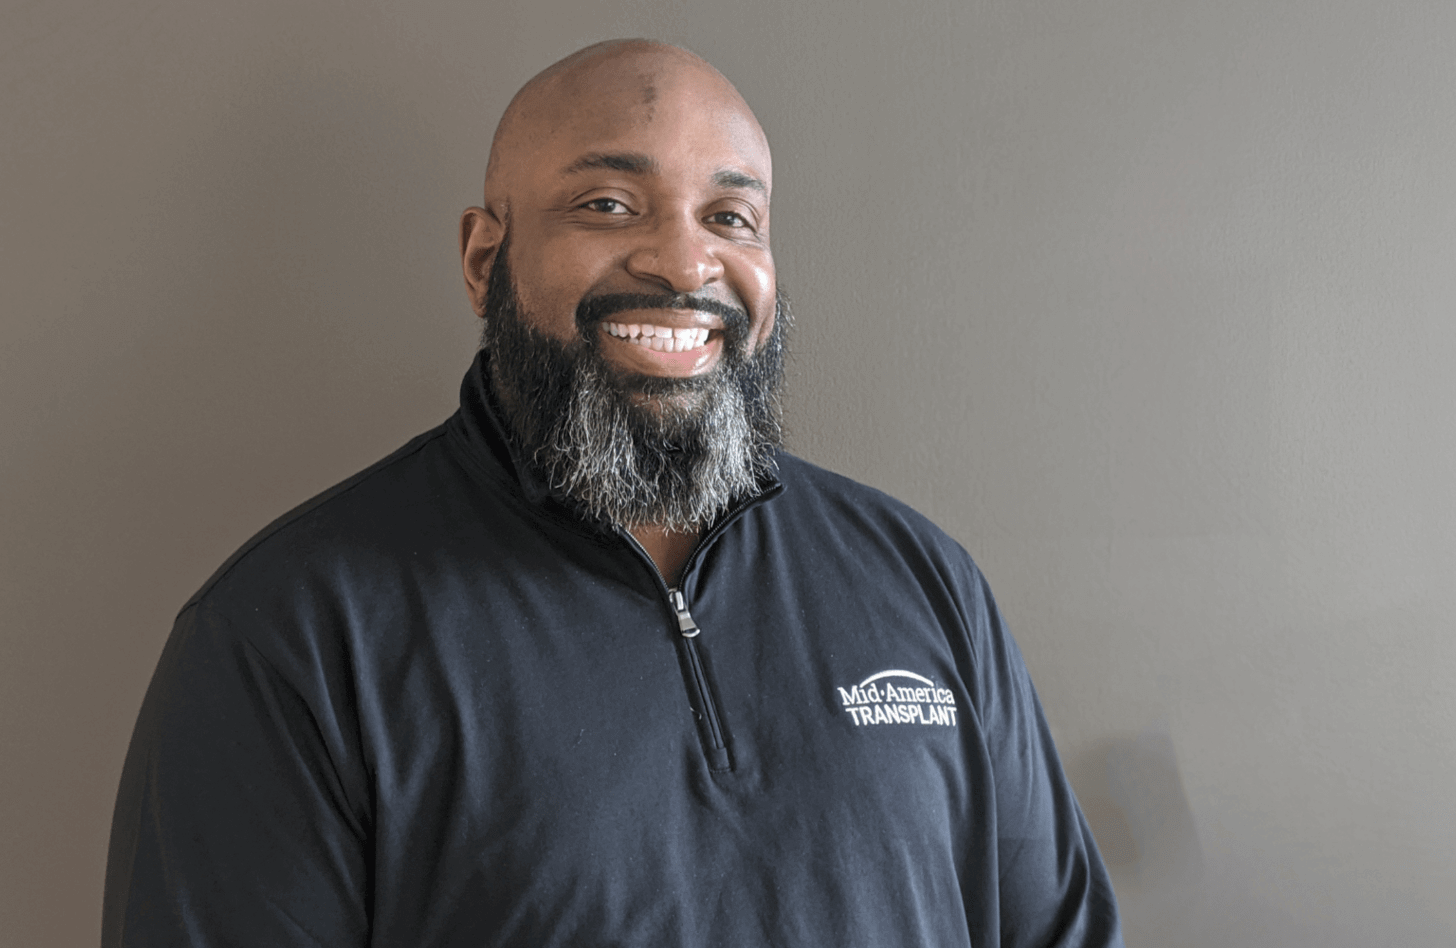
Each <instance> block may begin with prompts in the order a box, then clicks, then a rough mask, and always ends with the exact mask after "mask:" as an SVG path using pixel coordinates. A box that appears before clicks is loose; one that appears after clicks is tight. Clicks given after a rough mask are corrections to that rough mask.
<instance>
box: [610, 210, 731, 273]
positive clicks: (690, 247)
mask: <svg viewBox="0 0 1456 948" xmlns="http://www.w3.org/2000/svg"><path fill="white" fill-rule="evenodd" d="M638 239H639V241H640V242H639V243H638V245H637V246H636V247H634V248H633V249H632V252H631V253H630V254H628V256H627V271H628V272H629V273H631V274H632V275H633V276H635V277H640V278H641V279H644V280H650V281H651V282H653V283H658V284H660V285H662V286H664V287H666V288H667V289H669V290H671V291H673V292H674V293H692V292H694V291H695V290H699V289H701V288H702V287H704V286H706V285H708V284H709V283H713V282H715V281H716V280H718V279H719V278H721V277H722V275H723V263H722V261H720V260H719V259H718V255H717V252H716V249H715V247H714V244H715V242H716V240H717V239H718V238H717V236H716V235H715V234H713V232H712V231H710V230H708V229H707V227H705V226H704V225H703V224H702V223H701V222H700V221H698V220H697V219H696V218H695V217H693V216H692V215H691V214H680V215H674V216H672V217H669V218H664V219H662V220H660V221H659V222H658V223H657V224H656V225H655V226H653V227H652V228H651V229H650V230H644V231H639V237H638Z"/></svg>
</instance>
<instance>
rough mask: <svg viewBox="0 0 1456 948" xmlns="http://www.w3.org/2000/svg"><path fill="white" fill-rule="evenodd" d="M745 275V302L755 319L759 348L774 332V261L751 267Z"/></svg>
mask: <svg viewBox="0 0 1456 948" xmlns="http://www.w3.org/2000/svg"><path fill="white" fill-rule="evenodd" d="M745 276H746V279H745V280H744V281H743V282H742V283H741V284H740V285H741V286H743V292H744V297H745V298H744V300H743V303H744V305H745V306H747V307H748V312H749V315H750V316H751V318H752V320H753V347H754V348H755V349H757V348H758V347H759V346H761V345H763V343H764V341H765V340H767V339H768V337H769V335H770V334H772V333H773V326H774V309H775V303H776V298H775V295H774V291H775V289H776V287H777V283H776V281H775V274H774V267H773V262H772V261H769V262H767V263H762V264H759V265H757V266H754V267H751V268H749V272H748V273H746V274H745Z"/></svg>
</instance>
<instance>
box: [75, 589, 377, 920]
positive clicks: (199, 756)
mask: <svg viewBox="0 0 1456 948" xmlns="http://www.w3.org/2000/svg"><path fill="white" fill-rule="evenodd" d="M280 662H281V664H282V668H283V670H280ZM325 677H326V676H325V674H324V672H323V671H322V670H321V669H312V670H311V669H309V668H308V667H307V663H306V662H305V661H300V660H298V658H297V657H295V658H293V659H289V658H287V657H286V656H284V655H281V654H280V655H275V656H274V657H272V658H270V657H268V656H265V655H264V654H263V653H262V652H260V651H259V650H258V649H257V648H256V647H255V646H254V644H253V643H251V642H249V641H248V640H247V639H246V638H245V637H244V636H242V635H240V634H238V633H237V632H236V631H235V629H234V628H233V627H232V626H231V625H230V624H229V623H228V622H226V621H225V620H223V619H222V618H221V617H220V616H217V615H215V614H212V613H210V612H208V611H207V610H206V608H205V607H204V606H198V605H194V606H190V607H189V608H187V609H186V610H184V611H183V613H182V614H181V615H180V616H179V617H178V619H177V623H176V625H175V627H174V628H173V631H172V635H171V637H170V638H169V639H168V642H167V646H166V648H165V649H164V650H163V653H162V657H161V660H160V662H159V664H158V667H157V671H156V673H155V675H154V676H153V679H152V683H151V686H150V688H149V689H148V691H147V696H146V698H145V700H144V702H143V704H142V710H141V714H140V716H139V718H138V721H137V725H136V730H135V732H134V733H133V736H132V742H131V747H130V750H129V751H128V754H127V758H126V764H125V767H124V769H123V771H122V779H121V787H120V791H119V793H118V796H117V804H116V813H115V816H114V818H113V821H112V830H111V849H110V854H109V858H108V862H107V868H106V895H105V904H104V909H103V921H102V945H103V948H122V946H146V948H166V946H173V945H177V946H181V945H186V946H194V948H203V946H209V948H210V946H223V945H227V946H265V945H266V946H270V948H271V946H305V945H306V946H320V945H328V946H331V948H345V946H351V945H360V946H362V945H364V944H365V943H366V942H367V940H368V932H369V920H368V892H369V864H368V851H369V850H368V807H367V799H368V786H367V782H366V781H365V780H364V779H363V773H362V767H360V766H359V764H358V754H357V753H354V754H350V753H349V751H348V747H349V739H348V738H347V737H346V735H348V734H349V733H350V729H349V726H348V723H347V721H344V720H341V716H340V715H339V714H337V713H336V712H335V711H334V710H333V708H332V705H331V704H330V702H329V701H328V698H327V688H326V687H325V686H324V685H323V684H322V683H323V681H324V680H325ZM351 758H352V759H351Z"/></svg>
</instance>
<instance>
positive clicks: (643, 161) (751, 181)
mask: <svg viewBox="0 0 1456 948" xmlns="http://www.w3.org/2000/svg"><path fill="white" fill-rule="evenodd" d="M588 171H622V172H625V173H627V174H638V175H647V174H655V173H656V172H657V162H656V161H654V160H653V159H652V158H651V157H649V156H648V155H644V154H641V153H639V152H592V153H591V154H589V155H582V156H581V157H580V158H578V159H576V160H575V161H573V162H572V163H571V164H570V165H568V166H567V167H566V169H565V170H564V171H563V172H562V173H563V174H568V175H574V174H585V173H586V172H588ZM712 182H713V184H714V185H716V186H717V187H720V188H734V189H746V190H749V191H757V192H759V193H760V194H767V193H768V186H767V185H765V184H764V183H763V182H762V181H760V180H758V179H757V178H755V177H754V176H753V175H750V174H744V173H743V172H741V171H732V170H727V169H725V170H723V171H719V172H716V173H714V175H713V177H712Z"/></svg>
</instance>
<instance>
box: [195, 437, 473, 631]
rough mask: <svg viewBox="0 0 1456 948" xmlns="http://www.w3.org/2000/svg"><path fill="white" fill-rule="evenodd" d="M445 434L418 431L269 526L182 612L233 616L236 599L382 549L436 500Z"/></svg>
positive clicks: (295, 583) (288, 585)
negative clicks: (208, 610)
mask: <svg viewBox="0 0 1456 948" xmlns="http://www.w3.org/2000/svg"><path fill="white" fill-rule="evenodd" d="M444 435H445V428H444V426H443V425H442V426H439V427H436V428H433V429H431V430H429V431H426V432H424V433H423V434H421V435H419V436H418V437H415V438H413V439H411V440H410V441H409V442H407V443H406V444H404V445H403V446H402V447H400V448H399V449H398V450H396V451H394V452H392V453H391V454H389V455H388V456H386V457H384V458H382V459H380V460H379V461H377V462H375V463H374V464H371V465H370V466H369V467H367V468H365V469H364V470H362V471H360V472H358V473H357V474H354V475H353V476H351V477H349V478H347V479H345V480H343V481H341V482H339V483H338V484H335V485H334V486H333V487H330V488H329V489H327V490H325V491H323V492H322V493H320V494H318V495H316V496H314V497H312V498H310V499H308V500H306V501H304V502H303V503H301V504H299V505H298V506H297V507H294V508H293V509H292V510H289V511H288V512H287V513H284V514H283V515H282V516H280V517H278V518H277V519H275V520H274V521H273V522H271V523H269V524H268V525H267V526H265V527H264V528H263V529H261V530H259V531H258V532H257V533H256V534H254V535H253V536H252V537H251V538H250V539H248V540H247V541H246V542H245V543H244V544H243V545H242V546H241V547H239V548H238V550H237V551H236V552H235V553H233V555H232V556H230V557H229V558H228V559H227V560H226V561H225V562H224V563H223V564H222V565H221V566H220V567H218V569H217V570H216V571H215V572H214V573H213V574H212V576H211V577H209V578H208V580H207V581H206V582H204V583H203V585H202V587H201V588H200V589H198V591H197V592H196V593H194V594H193V596H192V598H191V599H189V600H188V601H187V603H186V604H185V605H184V606H183V607H182V612H184V613H185V612H187V611H188V610H189V609H192V608H193V607H196V606H203V607H211V608H212V609H214V610H217V611H219V612H221V613H223V614H228V613H235V612H237V611H238V610H237V609H236V608H229V607H230V606H235V605H236V604H237V603H236V601H237V600H242V601H245V602H250V603H252V604H253V605H254V606H256V605H258V604H259V600H260V598H264V597H266V596H269V595H272V596H276V595H277V594H280V593H282V592H284V591H285V590H288V589H293V590H299V589H300V587H301V586H302V585H307V582H308V578H309V577H310V575H314V574H317V573H319V572H321V571H324V572H327V571H330V570H331V569H334V568H335V567H337V566H338V565H339V564H340V563H342V562H346V561H348V560H350V559H358V558H360V557H367V556H368V555H369V553H370V551H372V550H373V551H377V550H381V549H384V548H386V547H387V546H388V545H389V544H388V543H386V542H385V538H386V537H388V536H389V534H391V533H398V532H399V531H400V530H401V529H402V528H403V527H405V525H407V524H411V523H416V524H417V523H418V521H419V519H420V513H421V508H422V507H424V506H429V505H431V503H432V502H438V496H437V491H436V490H435V488H437V487H438V485H439V484H440V482H441V480H442V474H445V475H446V478H445V479H446V480H448V476H449V475H448V473H446V469H448V467H449V466H451V465H452V461H451V460H450V458H449V455H448V453H447V452H446V451H445V450H443V440H444ZM457 476H458V475H457ZM426 519H428V518H426Z"/></svg>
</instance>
